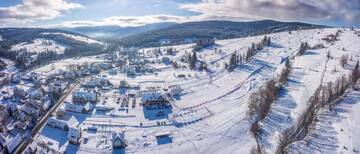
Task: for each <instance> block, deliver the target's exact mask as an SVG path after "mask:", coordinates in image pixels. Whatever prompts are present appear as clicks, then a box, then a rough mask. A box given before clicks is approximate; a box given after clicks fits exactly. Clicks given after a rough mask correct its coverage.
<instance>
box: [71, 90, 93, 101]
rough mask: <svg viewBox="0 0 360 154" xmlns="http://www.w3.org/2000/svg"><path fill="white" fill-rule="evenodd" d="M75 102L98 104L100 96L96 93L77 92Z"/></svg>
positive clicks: (74, 94)
mask: <svg viewBox="0 0 360 154" xmlns="http://www.w3.org/2000/svg"><path fill="white" fill-rule="evenodd" d="M72 99H73V101H74V102H78V103H87V102H90V103H97V102H98V96H97V94H96V93H92V92H83V91H76V92H74V93H73V98H72Z"/></svg>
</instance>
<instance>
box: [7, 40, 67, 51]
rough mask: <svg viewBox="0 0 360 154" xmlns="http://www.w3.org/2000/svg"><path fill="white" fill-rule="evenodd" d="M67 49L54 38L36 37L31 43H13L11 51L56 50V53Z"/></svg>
mask: <svg viewBox="0 0 360 154" xmlns="http://www.w3.org/2000/svg"><path fill="white" fill-rule="evenodd" d="M65 49H66V46H65V45H62V44H59V43H57V42H55V41H53V40H47V39H35V40H33V41H32V42H30V43H27V42H24V43H20V44H16V45H13V46H12V47H11V49H10V50H11V51H23V50H25V51H28V52H30V53H41V52H46V51H55V52H56V53H59V54H62V53H64V51H65Z"/></svg>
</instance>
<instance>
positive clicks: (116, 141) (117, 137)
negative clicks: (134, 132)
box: [112, 132, 126, 149]
mask: <svg viewBox="0 0 360 154" xmlns="http://www.w3.org/2000/svg"><path fill="white" fill-rule="evenodd" d="M112 145H113V148H114V149H118V148H125V146H126V142H125V134H124V132H121V133H113V134H112Z"/></svg>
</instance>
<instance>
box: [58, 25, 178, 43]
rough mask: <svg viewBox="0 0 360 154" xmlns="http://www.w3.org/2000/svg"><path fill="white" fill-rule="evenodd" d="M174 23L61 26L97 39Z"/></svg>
mask: <svg viewBox="0 0 360 154" xmlns="http://www.w3.org/2000/svg"><path fill="white" fill-rule="evenodd" d="M175 24H176V23H170V22H169V23H167V22H165V23H155V24H147V25H144V26H136V27H120V26H92V27H73V28H61V27H59V29H63V30H66V31H70V32H75V33H79V34H84V35H87V36H91V37H94V38H99V39H112V40H114V39H120V38H123V37H127V36H131V35H135V34H139V33H143V32H148V31H152V30H157V29H162V28H167V27H169V26H171V25H175Z"/></svg>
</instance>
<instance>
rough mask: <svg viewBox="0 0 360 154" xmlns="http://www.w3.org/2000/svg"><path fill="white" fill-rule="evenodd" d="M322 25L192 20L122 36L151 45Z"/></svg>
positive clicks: (132, 42)
mask: <svg viewBox="0 0 360 154" xmlns="http://www.w3.org/2000/svg"><path fill="white" fill-rule="evenodd" d="M321 27H324V26H319V25H311V24H305V23H299V22H278V21H272V20H262V21H252V22H232V21H202V22H188V23H183V24H176V25H172V26H170V27H168V28H163V29H158V30H153V31H149V32H144V33H140V34H136V35H132V36H128V37H125V38H122V39H121V40H120V43H121V44H123V45H125V46H142V47H149V46H158V45H162V44H163V43H162V41H168V42H169V44H184V43H189V42H192V41H194V40H196V39H201V38H216V39H229V38H238V37H246V36H252V35H259V34H266V33H273V32H282V31H291V30H297V29H312V28H321Z"/></svg>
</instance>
